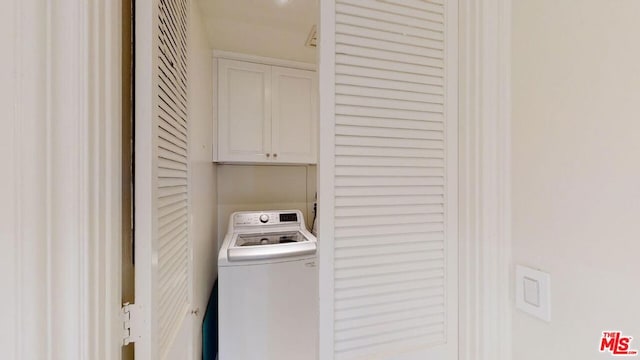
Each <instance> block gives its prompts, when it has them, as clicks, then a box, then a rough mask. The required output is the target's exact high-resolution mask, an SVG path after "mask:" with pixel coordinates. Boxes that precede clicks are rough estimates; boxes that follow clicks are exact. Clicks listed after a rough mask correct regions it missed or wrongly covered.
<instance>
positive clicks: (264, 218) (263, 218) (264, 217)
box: [260, 214, 269, 224]
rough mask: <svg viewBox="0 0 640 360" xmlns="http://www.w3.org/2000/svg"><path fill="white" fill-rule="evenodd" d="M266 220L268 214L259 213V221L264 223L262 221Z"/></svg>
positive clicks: (267, 219)
mask: <svg viewBox="0 0 640 360" xmlns="http://www.w3.org/2000/svg"><path fill="white" fill-rule="evenodd" d="M267 221H269V215H267V214H262V215H260V222H261V223H263V224H264V223H266V222H267Z"/></svg>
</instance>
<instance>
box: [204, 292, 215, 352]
mask: <svg viewBox="0 0 640 360" xmlns="http://www.w3.org/2000/svg"><path fill="white" fill-rule="evenodd" d="M217 355H218V280H216V282H215V284H214V285H213V290H212V291H211V296H210V297H209V303H208V304H207V311H206V312H205V314H204V320H203V322H202V360H216V357H217Z"/></svg>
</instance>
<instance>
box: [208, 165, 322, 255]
mask: <svg viewBox="0 0 640 360" xmlns="http://www.w3.org/2000/svg"><path fill="white" fill-rule="evenodd" d="M315 192H316V166H311V165H310V166H306V165H281V166H276V165H218V224H219V227H218V228H219V229H218V245H222V241H223V240H224V235H225V234H226V232H227V226H228V224H229V216H230V215H231V214H232V213H233V212H234V211H245V210H291V209H299V210H301V211H302V212H303V214H304V216H305V222H306V225H307V228H308V229H311V225H312V221H313V212H312V210H313V202H314V196H315Z"/></svg>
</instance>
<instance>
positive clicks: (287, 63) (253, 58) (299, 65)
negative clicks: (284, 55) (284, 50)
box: [213, 50, 316, 71]
mask: <svg viewBox="0 0 640 360" xmlns="http://www.w3.org/2000/svg"><path fill="white" fill-rule="evenodd" d="M213 57H214V58H217V59H227V60H238V61H246V62H252V63H256V64H264V65H272V66H282V67H288V68H294V69H301V70H313V71H316V65H315V64H310V63H304V62H299V61H291V60H283V59H275V58H269V57H264V56H258V55H250V54H242V53H235V52H231V51H223V50H213Z"/></svg>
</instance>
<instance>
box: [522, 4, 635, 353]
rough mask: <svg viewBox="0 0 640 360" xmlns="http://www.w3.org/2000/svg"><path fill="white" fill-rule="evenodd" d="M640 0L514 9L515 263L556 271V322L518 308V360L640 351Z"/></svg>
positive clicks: (553, 282)
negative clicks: (605, 335) (615, 341)
mask: <svg viewBox="0 0 640 360" xmlns="http://www.w3.org/2000/svg"><path fill="white" fill-rule="evenodd" d="M638 19H640V1H637V0H616V1H610V0H580V1H568V0H561V1H558V0H514V2H513V34H512V35H513V43H512V45H513V47H512V56H513V59H512V61H513V63H512V65H513V74H512V76H513V127H512V150H513V154H512V156H513V163H512V166H513V173H512V181H513V261H514V263H516V264H524V265H528V266H532V267H535V268H540V269H542V270H544V271H547V272H549V273H550V274H551V287H552V289H551V302H552V314H551V318H552V320H551V322H550V323H545V322H542V321H539V320H537V319H534V318H532V317H530V316H528V315H525V314H523V313H521V312H520V311H518V310H514V313H513V359H514V360H540V359H545V360H554V359H557V360H561V359H562V360H565V359H584V360H588V359H609V358H611V356H610V355H603V354H599V353H598V349H599V339H600V336H601V331H603V330H616V329H617V330H622V331H623V332H624V333H626V334H628V335H630V336H634V337H635V338H636V340H634V341H633V343H632V345H633V347H634V348H635V349H638V348H640V321H639V320H640V306H639V304H640V286H638V279H639V278H640V261H639V260H638V259H639V256H640V41H639V40H638V39H639V37H638V36H639V35H638V34H640V21H638Z"/></svg>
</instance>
